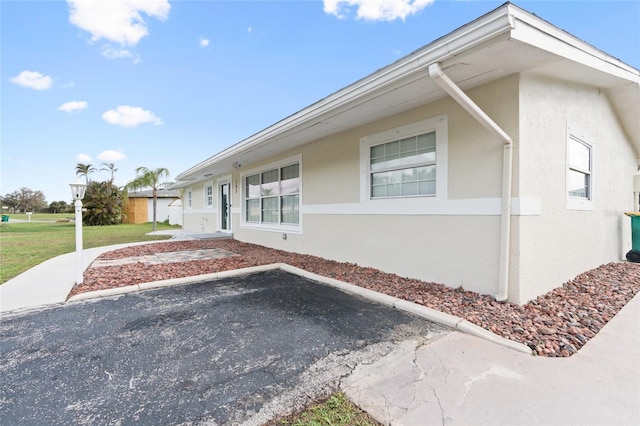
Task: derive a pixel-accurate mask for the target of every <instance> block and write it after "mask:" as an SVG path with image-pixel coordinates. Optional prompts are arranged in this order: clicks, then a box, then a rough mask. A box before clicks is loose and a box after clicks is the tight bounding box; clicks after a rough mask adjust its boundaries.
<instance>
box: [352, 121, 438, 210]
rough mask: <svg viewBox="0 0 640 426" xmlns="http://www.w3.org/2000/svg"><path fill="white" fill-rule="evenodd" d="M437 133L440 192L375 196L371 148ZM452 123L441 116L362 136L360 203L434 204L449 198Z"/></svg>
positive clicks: (380, 204) (378, 204) (382, 204)
mask: <svg viewBox="0 0 640 426" xmlns="http://www.w3.org/2000/svg"><path fill="white" fill-rule="evenodd" d="M432 131H435V132H436V193H435V195H416V196H412V197H395V198H373V199H372V198H371V173H370V170H369V166H370V158H369V157H370V153H371V147H372V146H374V145H380V144H383V143H387V142H392V141H395V140H398V139H403V138H408V137H411V136H417V135H421V134H424V133H429V132H432ZM448 139H449V136H448V126H447V116H446V115H440V116H437V117H433V118H429V119H427V120H422V121H418V122H415V123H412V124H408V125H406V126H402V127H398V128H395V129H390V130H387V131H384V132H381V133H376V134H374V135H369V136H365V137H363V138H362V139H360V203H362V204H369V203H371V204H374V203H375V204H376V205H377V206H381V207H384V206H387V205H388V206H389V207H391V206H394V205H398V202H400V204H405V203H408V202H409V203H412V204H414V205H415V204H416V203H418V204H426V205H429V204H434V203H437V202H441V201H442V200H446V199H447V198H448V195H447V186H448V185H447V177H448V163H449V161H448V157H449V155H448Z"/></svg>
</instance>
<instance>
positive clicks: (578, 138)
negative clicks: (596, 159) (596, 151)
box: [567, 126, 593, 210]
mask: <svg viewBox="0 0 640 426" xmlns="http://www.w3.org/2000/svg"><path fill="white" fill-rule="evenodd" d="M567 135H568V137H567V208H568V209H571V210H591V209H593V141H592V140H591V139H590V138H589V137H588V136H587V135H585V134H580V133H579V132H578V131H576V129H575V127H573V128H572V127H571V126H569V127H568V130H567Z"/></svg>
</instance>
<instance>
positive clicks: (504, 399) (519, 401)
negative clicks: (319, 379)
mask: <svg viewBox="0 0 640 426" xmlns="http://www.w3.org/2000/svg"><path fill="white" fill-rule="evenodd" d="M342 389H343V391H344V392H345V394H346V395H347V396H348V397H349V398H350V399H351V400H352V401H353V402H354V403H356V404H357V405H358V406H360V407H361V408H362V409H364V410H365V411H367V412H369V413H370V414H371V415H373V416H374V417H375V418H376V419H377V420H378V421H380V422H381V423H382V424H384V425H394V426H401V425H406V426H413V425H640V294H637V295H636V296H635V298H633V299H632V300H631V301H630V302H629V303H628V304H627V305H626V306H625V307H624V308H623V309H622V310H621V311H620V312H619V313H618V314H617V315H616V316H615V317H614V318H613V319H612V320H611V321H610V322H609V323H608V324H607V325H606V326H605V327H604V328H603V329H602V330H600V332H599V333H598V334H597V335H596V336H595V337H594V338H592V339H591V340H590V341H589V342H587V344H586V345H585V346H584V347H583V348H582V349H580V351H579V352H578V353H577V354H575V355H573V356H572V357H569V358H545V357H534V356H530V355H525V354H523V353H519V352H516V351H514V350H510V349H507V348H505V347H503V346H499V345H496V344H494V343H491V342H489V341H487V340H483V339H480V338H478V337H475V336H471V335H469V334H465V333H460V332H457V331H454V332H451V333H448V334H444V335H443V336H442V337H441V338H439V339H434V340H430V341H428V342H427V341H413V342H410V341H409V342H403V343H402V344H400V345H399V346H398V347H397V349H396V350H395V351H394V352H393V353H391V354H390V355H388V356H387V357H385V358H383V359H381V360H380V361H378V362H376V363H374V364H371V365H363V366H360V367H358V368H357V369H356V370H355V371H354V373H353V374H352V375H351V376H349V377H348V378H346V379H345V380H344V381H343V383H342Z"/></svg>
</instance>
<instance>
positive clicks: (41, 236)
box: [0, 214, 175, 284]
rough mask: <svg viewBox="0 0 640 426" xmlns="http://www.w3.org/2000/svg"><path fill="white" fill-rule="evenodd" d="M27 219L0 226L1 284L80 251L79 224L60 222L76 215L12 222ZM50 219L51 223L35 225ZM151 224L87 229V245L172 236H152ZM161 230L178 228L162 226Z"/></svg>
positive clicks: (103, 244) (84, 231) (149, 239)
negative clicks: (78, 246)
mask: <svg viewBox="0 0 640 426" xmlns="http://www.w3.org/2000/svg"><path fill="white" fill-rule="evenodd" d="M23 217H24V218H25V219H26V215H10V217H9V222H1V223H0V266H1V267H0V284H3V283H5V282H6V281H8V280H9V279H11V278H13V277H15V276H16V275H18V274H20V273H22V272H24V271H26V270H27V269H29V268H31V267H33V266H35V265H37V264H39V263H42V262H44V261H45V260H48V259H51V258H53V257H56V256H59V255H61V254H65V253H70V252H72V251H74V250H75V249H76V247H75V244H76V237H75V224H74V223H73V222H56V220H58V221H60V220H64V219H65V218H67V217H73V214H71V215H69V214H57V215H53V214H38V215H37V217H38V219H36V214H34V215H33V216H32V220H33V221H34V222H31V223H19V222H12V221H11V219H14V220H15V219H22V218H23ZM35 220H48V221H49V222H35ZM151 229H152V225H151V224H150V223H145V224H140V225H111V226H83V227H82V230H83V233H82V234H83V237H82V238H83V246H84V248H93V247H100V246H108V245H111V244H122V243H130V242H137V241H154V240H163V239H167V238H169V237H168V236H148V235H145V234H146V233H147V232H151ZM157 229H158V230H162V229H175V228H174V227H171V226H169V225H165V224H162V223H158V224H157Z"/></svg>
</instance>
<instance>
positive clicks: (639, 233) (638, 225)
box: [629, 213, 640, 251]
mask: <svg viewBox="0 0 640 426" xmlns="http://www.w3.org/2000/svg"><path fill="white" fill-rule="evenodd" d="M629 216H631V248H632V249H633V250H635V251H640V213H632V214H629Z"/></svg>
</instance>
